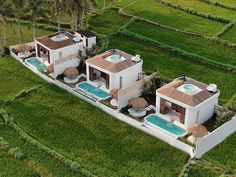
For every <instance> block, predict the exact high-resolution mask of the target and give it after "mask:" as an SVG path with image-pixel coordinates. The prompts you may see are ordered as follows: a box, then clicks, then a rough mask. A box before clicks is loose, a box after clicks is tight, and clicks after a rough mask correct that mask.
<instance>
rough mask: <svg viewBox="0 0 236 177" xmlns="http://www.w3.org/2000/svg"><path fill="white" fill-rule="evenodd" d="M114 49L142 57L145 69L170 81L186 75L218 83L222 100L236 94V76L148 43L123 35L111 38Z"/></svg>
mask: <svg viewBox="0 0 236 177" xmlns="http://www.w3.org/2000/svg"><path fill="white" fill-rule="evenodd" d="M130 46H132V47H130ZM114 47H116V48H119V49H121V50H124V51H126V52H128V53H131V54H139V55H141V58H143V59H144V69H146V70H151V71H159V72H160V73H161V74H162V75H163V76H165V77H168V78H170V79H174V78H176V77H179V76H182V75H185V74H186V75H187V76H190V77H192V78H194V79H197V80H199V81H202V82H204V83H206V84H208V83H212V82H213V83H216V84H217V85H218V86H219V89H220V90H221V99H224V100H228V99H230V98H231V97H232V96H233V94H234V93H235V88H236V77H235V75H232V74H229V73H225V72H221V71H218V70H215V69H211V68H208V67H207V66H204V65H198V64H194V63H192V62H190V61H186V60H185V59H183V58H181V57H178V56H173V55H171V54H168V53H167V52H165V51H161V50H160V49H158V48H156V47H152V46H150V45H148V43H140V42H139V41H133V40H132V39H130V38H127V37H125V36H121V35H117V36H112V37H111V39H110V48H114ZM209 73H210V74H209ZM206 76H207V77H206Z"/></svg>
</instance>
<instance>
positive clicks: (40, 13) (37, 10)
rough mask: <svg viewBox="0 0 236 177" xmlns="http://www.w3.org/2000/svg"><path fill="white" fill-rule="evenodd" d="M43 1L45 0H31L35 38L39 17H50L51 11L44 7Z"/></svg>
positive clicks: (29, 5) (30, 8) (30, 7)
mask: <svg viewBox="0 0 236 177" xmlns="http://www.w3.org/2000/svg"><path fill="white" fill-rule="evenodd" d="M43 3H44V1H43V0H29V4H28V8H29V10H30V16H31V20H32V23H33V38H35V36H36V32H35V26H36V23H37V19H38V18H39V17H42V18H44V19H48V14H49V11H48V9H46V8H44V7H43Z"/></svg>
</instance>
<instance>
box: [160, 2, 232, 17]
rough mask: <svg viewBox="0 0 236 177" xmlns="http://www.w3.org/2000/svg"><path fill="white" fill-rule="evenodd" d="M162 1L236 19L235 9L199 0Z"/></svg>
mask: <svg viewBox="0 0 236 177" xmlns="http://www.w3.org/2000/svg"><path fill="white" fill-rule="evenodd" d="M164 2H169V3H172V4H174V5H181V6H182V7H184V8H189V9H194V10H196V11H198V12H201V13H204V14H211V15H215V16H218V17H224V18H225V19H229V20H235V19H236V13H235V10H230V9H225V8H222V7H219V6H214V5H211V4H206V3H204V2H202V1H199V0H191V1H189V0H181V1H180V0H164Z"/></svg>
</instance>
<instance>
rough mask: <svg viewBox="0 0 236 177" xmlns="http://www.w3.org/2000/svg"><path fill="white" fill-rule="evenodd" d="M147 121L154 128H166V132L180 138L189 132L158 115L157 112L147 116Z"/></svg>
mask: <svg viewBox="0 0 236 177" xmlns="http://www.w3.org/2000/svg"><path fill="white" fill-rule="evenodd" d="M145 123H146V124H148V125H151V126H152V127H154V128H157V129H161V130H164V131H165V132H166V133H168V134H170V135H172V136H174V137H176V138H178V137H183V136H185V135H186V134H187V131H186V130H184V129H183V128H181V127H179V126H177V125H175V124H173V123H171V122H168V121H166V120H165V119H162V118H160V117H158V116H157V115H155V114H151V115H149V116H147V117H146V118H145Z"/></svg>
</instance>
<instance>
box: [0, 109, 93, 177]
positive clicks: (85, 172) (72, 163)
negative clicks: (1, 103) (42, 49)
mask: <svg viewBox="0 0 236 177" xmlns="http://www.w3.org/2000/svg"><path fill="white" fill-rule="evenodd" d="M0 115H1V116H2V118H3V119H4V122H5V123H6V124H8V125H9V126H10V127H12V128H13V129H15V130H16V131H17V132H18V134H19V135H20V136H21V137H22V138H23V139H25V140H26V141H27V142H29V143H31V144H32V145H34V146H35V147H38V148H39V149H41V150H43V151H45V152H46V153H48V154H50V155H51V156H52V157H54V158H55V159H57V160H60V161H61V162H62V163H64V164H65V165H66V166H69V167H70V168H71V170H73V171H75V172H78V173H80V174H82V175H84V176H87V177H95V175H94V174H93V173H91V172H90V171H88V170H87V169H85V168H83V167H81V166H80V165H79V164H78V163H77V162H75V161H72V160H70V159H68V158H66V157H64V156H63V155H62V154H60V153H58V152H57V151H55V150H53V149H51V148H49V147H47V146H45V145H44V144H42V143H40V142H39V141H37V140H35V139H34V138H32V137H31V136H30V135H28V134H27V133H26V132H25V131H24V130H23V129H22V128H20V127H19V126H18V125H17V124H16V123H15V122H14V118H13V117H12V116H9V114H8V113H7V112H6V111H5V110H4V109H0Z"/></svg>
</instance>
